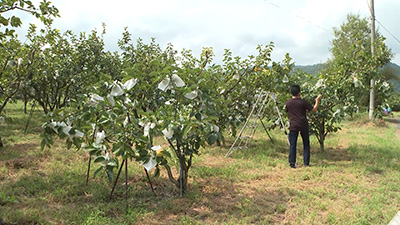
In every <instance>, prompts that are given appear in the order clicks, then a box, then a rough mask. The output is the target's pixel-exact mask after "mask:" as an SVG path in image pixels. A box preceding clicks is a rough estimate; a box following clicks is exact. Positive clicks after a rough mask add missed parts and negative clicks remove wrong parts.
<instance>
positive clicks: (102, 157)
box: [94, 156, 106, 163]
mask: <svg viewBox="0 0 400 225" xmlns="http://www.w3.org/2000/svg"><path fill="white" fill-rule="evenodd" d="M105 160H106V158H104V156H99V157H97V158H96V159H95V160H94V162H95V163H99V162H103V161H105Z"/></svg>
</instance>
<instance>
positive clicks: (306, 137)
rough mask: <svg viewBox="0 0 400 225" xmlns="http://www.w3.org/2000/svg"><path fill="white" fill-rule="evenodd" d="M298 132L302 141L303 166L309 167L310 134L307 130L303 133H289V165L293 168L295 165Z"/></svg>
mask: <svg viewBox="0 0 400 225" xmlns="http://www.w3.org/2000/svg"><path fill="white" fill-rule="evenodd" d="M299 132H300V135H301V138H302V139H303V148H304V152H303V161H304V165H305V166H308V165H310V134H309V132H308V129H307V130H304V131H292V130H291V131H289V143H290V148H289V163H290V166H292V167H294V166H295V165H296V145H297V137H298V136H299Z"/></svg>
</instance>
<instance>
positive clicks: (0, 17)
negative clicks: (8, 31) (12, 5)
mask: <svg viewBox="0 0 400 225" xmlns="http://www.w3.org/2000/svg"><path fill="white" fill-rule="evenodd" d="M8 22H9V21H8V19H6V18H4V17H3V16H1V15H0V23H1V24H3V25H4V26H8Z"/></svg>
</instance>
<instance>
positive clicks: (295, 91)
mask: <svg viewBox="0 0 400 225" xmlns="http://www.w3.org/2000/svg"><path fill="white" fill-rule="evenodd" d="M290 93H292V96H298V95H299V94H300V86H299V85H297V84H293V85H292V86H290Z"/></svg>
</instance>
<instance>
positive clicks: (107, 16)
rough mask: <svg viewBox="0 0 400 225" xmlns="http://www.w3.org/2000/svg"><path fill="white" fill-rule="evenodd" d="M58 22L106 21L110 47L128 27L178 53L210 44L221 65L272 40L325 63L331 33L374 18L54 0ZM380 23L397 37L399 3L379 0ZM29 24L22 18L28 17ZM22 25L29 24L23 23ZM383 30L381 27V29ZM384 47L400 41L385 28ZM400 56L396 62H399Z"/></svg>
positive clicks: (307, 0) (349, 8) (293, 6)
mask: <svg viewBox="0 0 400 225" xmlns="http://www.w3.org/2000/svg"><path fill="white" fill-rule="evenodd" d="M51 2H52V3H53V4H54V5H55V6H56V7H57V8H58V9H59V10H60V14H61V18H57V19H56V21H55V24H54V27H57V28H59V29H61V30H62V31H65V30H67V29H71V30H73V31H74V33H79V32H81V31H85V32H90V31H91V30H92V29H97V30H98V31H101V30H102V28H101V24H102V22H104V23H106V29H107V30H106V31H107V34H106V36H105V42H106V48H107V49H110V50H112V51H115V50H118V48H117V41H118V39H120V38H121V36H122V32H123V30H124V27H128V28H129V31H130V32H131V34H132V35H133V36H132V39H133V40H135V39H137V38H139V37H140V38H142V39H143V40H144V41H145V42H149V41H150V40H151V39H150V38H151V37H155V38H156V41H157V43H159V44H160V45H161V46H162V47H164V46H165V45H166V44H167V43H170V42H171V43H172V44H173V45H174V46H175V48H176V49H177V50H181V49H182V48H188V49H191V50H192V51H193V53H194V55H195V56H198V55H199V54H200V52H201V50H202V47H213V48H214V50H215V54H216V60H218V59H220V58H222V54H223V53H224V49H227V48H228V49H231V50H232V52H233V54H234V55H240V56H242V57H246V56H247V55H250V54H256V50H255V49H256V46H257V44H268V43H269V42H270V41H273V42H274V43H275V49H274V51H273V54H272V56H273V60H274V61H280V60H282V59H283V58H284V55H285V53H287V52H288V53H289V54H290V55H291V57H292V58H293V60H294V61H295V63H296V64H300V65H304V64H314V63H320V62H325V61H326V59H327V57H328V56H329V48H330V41H331V40H332V38H333V36H332V34H331V33H332V28H333V27H339V26H340V25H341V24H342V23H343V22H345V20H346V15H347V14H348V13H359V14H360V15H361V16H362V17H369V8H368V4H367V3H369V1H365V0H337V1H320V0H285V1H278V0H251V1H248V0H229V1H228V0H218V1H215V0H199V1H187V0H186V1H185V0H146V1H139V0H120V1H114V2H110V1H105V0H96V1H95V0H85V1H82V0H69V1H62V0H53V1H51ZM375 10H376V18H377V20H379V21H380V22H381V23H382V24H384V26H385V27H386V28H387V29H388V30H389V31H390V32H392V34H393V35H395V36H396V37H397V38H400V31H399V30H398V28H397V20H396V19H395V18H397V14H398V12H399V11H400V1H398V0H382V1H375ZM24 19H25V18H24ZM23 21H24V20H23ZM379 27H380V25H379V24H377V28H379ZM379 30H380V32H381V33H382V34H383V35H384V36H386V37H387V44H388V46H389V47H390V48H392V50H393V52H394V53H399V52H400V43H398V42H397V41H396V40H395V39H394V38H392V37H391V36H390V34H389V33H388V32H386V31H385V30H384V29H382V28H379ZM399 58H400V56H397V57H396V58H395V60H394V62H396V63H398V64H400V59H399Z"/></svg>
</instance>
